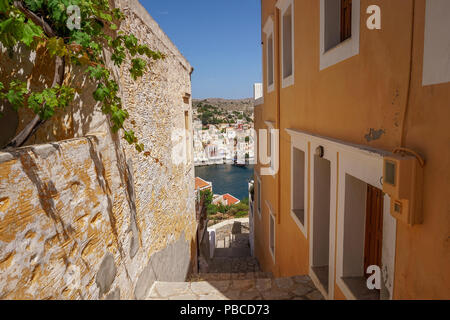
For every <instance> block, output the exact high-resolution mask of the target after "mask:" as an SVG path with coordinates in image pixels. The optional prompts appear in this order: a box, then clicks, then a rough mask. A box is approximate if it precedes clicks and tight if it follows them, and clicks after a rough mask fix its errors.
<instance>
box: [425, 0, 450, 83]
mask: <svg viewBox="0 0 450 320" xmlns="http://www.w3.org/2000/svg"><path fill="white" fill-rule="evenodd" d="M449 12H450V1H448V0H433V1H431V0H427V1H426V7H425V37H424V45H423V47H424V52H423V72H422V85H423V86H428V85H436V84H440V83H447V82H450V68H449V67H448V61H449V60H450V53H449V51H448V48H449V46H450V39H449V38H448V37H443V34H444V32H448V27H449V25H450V22H449V19H448V14H449ZM445 30H446V31H445Z"/></svg>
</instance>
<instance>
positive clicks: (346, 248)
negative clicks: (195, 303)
mask: <svg viewBox="0 0 450 320" xmlns="http://www.w3.org/2000/svg"><path fill="white" fill-rule="evenodd" d="M261 3H262V26H261V27H262V28H261V31H262V32H261V36H262V43H263V45H262V49H263V97H262V98H260V99H258V101H257V106H256V107H255V129H256V130H257V131H258V130H259V129H266V130H270V129H276V130H278V135H277V134H274V135H272V139H271V141H270V142H269V143H268V145H267V147H266V146H265V145H264V146H262V143H261V139H259V140H260V141H259V145H258V149H259V151H260V152H261V151H264V149H268V150H269V154H270V156H271V159H272V162H271V165H270V167H271V170H267V168H266V170H264V168H265V167H268V166H267V165H263V164H261V158H259V161H258V162H259V164H258V165H256V167H255V205H254V207H255V214H254V230H255V231H254V233H255V234H254V236H255V255H256V256H257V258H258V260H259V262H260V264H261V267H262V268H263V269H264V271H272V272H273V273H274V275H275V276H277V277H281V276H292V275H301V274H309V275H310V276H311V278H312V279H313V281H314V283H315V284H316V286H317V287H318V288H319V289H320V291H321V292H322V293H323V295H324V296H325V297H327V298H328V299H369V298H375V299H378V298H381V299H450V273H449V270H450V211H449V210H450V209H449V208H450V200H449V199H450V169H449V167H450V130H449V121H450V51H449V48H450V36H449V35H450V33H449V32H448V30H450V1H447V0H402V1H392V0H377V1H368V0H353V1H352V0H279V1H276V0H262V1H261ZM374 5H375V6H374ZM274 132H275V133H276V132H277V131H274ZM277 151H279V152H277ZM277 153H279V157H278V156H277ZM422 159H424V165H423V163H422V162H421V161H422ZM410 165H411V166H410ZM422 165H423V167H422ZM267 172H269V173H271V174H267ZM391 212H392V213H391ZM369 266H379V267H380V270H381V277H380V278H381V289H380V290H376V289H375V290H369V289H368V287H367V281H366V279H367V277H369V276H370V275H371V274H372V272H373V271H371V272H370V274H367V268H368V267H369ZM375 275H376V272H375Z"/></svg>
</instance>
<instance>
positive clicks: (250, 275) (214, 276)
mask: <svg viewBox="0 0 450 320" xmlns="http://www.w3.org/2000/svg"><path fill="white" fill-rule="evenodd" d="M271 278H273V275H272V273H271V272H246V273H198V274H196V275H193V276H191V278H190V281H191V282H199V281H221V280H253V279H271Z"/></svg>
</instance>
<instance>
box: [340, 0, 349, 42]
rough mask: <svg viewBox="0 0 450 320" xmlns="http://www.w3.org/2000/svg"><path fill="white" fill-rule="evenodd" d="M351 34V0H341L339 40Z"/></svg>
mask: <svg viewBox="0 0 450 320" xmlns="http://www.w3.org/2000/svg"><path fill="white" fill-rule="evenodd" d="M351 36H352V0H341V42H342V41H344V40H346V39H348V38H350V37H351Z"/></svg>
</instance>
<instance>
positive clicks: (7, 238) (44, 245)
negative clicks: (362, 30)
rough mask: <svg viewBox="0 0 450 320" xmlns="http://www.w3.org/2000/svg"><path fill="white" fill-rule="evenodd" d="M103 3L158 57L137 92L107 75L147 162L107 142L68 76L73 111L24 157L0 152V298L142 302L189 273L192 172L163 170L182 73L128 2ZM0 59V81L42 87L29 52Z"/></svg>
mask: <svg viewBox="0 0 450 320" xmlns="http://www.w3.org/2000/svg"><path fill="white" fill-rule="evenodd" d="M115 4H116V6H118V7H120V8H122V10H123V11H124V12H125V15H126V19H125V21H123V23H122V25H121V29H122V30H124V31H132V32H133V33H134V34H135V35H136V36H137V37H138V38H139V39H140V40H141V41H143V42H145V43H146V44H147V45H148V46H149V47H151V48H152V49H154V50H160V51H161V52H163V53H164V54H165V55H166V59H164V60H162V61H156V62H151V64H152V66H151V71H150V72H147V73H146V74H145V75H144V76H143V77H142V78H141V79H139V80H137V81H134V80H132V79H131V77H130V76H129V74H128V72H127V69H129V67H130V66H129V61H128V63H127V64H124V65H123V66H122V68H121V69H116V70H115V74H116V77H117V79H118V80H119V83H120V91H121V97H122V101H123V103H124V106H125V108H126V109H127V110H128V111H129V113H130V115H131V119H129V121H130V122H129V123H127V124H126V125H128V126H130V125H131V122H133V123H134V125H133V129H134V130H135V132H136V135H137V136H138V137H139V139H140V141H141V142H142V143H144V145H145V149H146V150H149V151H151V157H148V158H147V157H145V156H143V155H142V154H138V153H137V152H136V151H135V150H133V148H131V147H130V146H128V145H127V144H126V143H125V142H124V140H123V139H122V138H121V136H120V135H118V134H113V133H112V132H111V131H110V129H109V123H108V119H107V118H105V117H104V116H103V114H102V113H101V112H100V111H99V110H97V109H96V106H95V102H94V101H93V99H92V91H93V88H92V86H91V85H90V84H89V81H88V80H87V79H86V78H85V77H84V74H83V73H82V72H79V71H80V70H76V69H74V70H71V73H70V74H71V75H72V76H73V77H74V79H75V82H77V83H79V85H80V87H82V88H83V90H82V92H80V93H79V94H78V95H77V96H76V99H75V102H74V103H73V104H72V105H70V106H69V107H68V108H67V110H66V111H65V112H60V113H59V114H58V115H57V116H56V117H55V119H54V120H53V121H50V122H48V123H46V124H45V125H44V126H43V127H42V128H40V129H39V130H38V132H37V133H36V134H35V136H34V137H33V138H32V139H31V141H30V143H29V145H28V146H26V147H24V148H20V149H17V150H15V151H14V152H3V153H1V152H0V178H1V179H0V299H144V298H146V297H147V296H148V294H149V292H150V289H151V288H152V286H153V284H154V283H155V281H184V280H185V279H186V276H187V274H188V273H189V270H190V268H191V267H192V264H193V263H194V262H195V257H196V248H195V233H196V227H197V225H196V221H195V208H194V203H195V202H194V168H193V164H192V160H191V159H187V161H185V162H181V163H174V162H173V161H172V154H173V152H174V150H176V149H177V148H178V145H179V144H180V141H178V140H174V139H172V138H173V136H172V132H174V131H175V130H176V129H179V130H184V129H185V114H186V112H187V115H188V117H189V121H190V117H191V115H192V110H191V101H190V99H189V97H190V93H191V82H190V74H191V72H192V67H191V66H190V65H189V63H188V62H187V61H186V59H185V58H184V57H183V56H182V55H181V54H180V53H179V51H178V50H177V49H176V47H175V46H174V45H173V44H172V43H171V42H170V40H169V39H168V37H167V36H166V35H165V34H164V32H163V31H162V30H161V29H160V28H159V26H158V25H157V23H156V22H155V21H154V20H153V19H152V18H151V17H150V15H149V14H148V13H147V11H146V10H145V9H144V8H143V7H142V6H141V5H140V4H139V2H138V1H137V0H117V1H115ZM40 53H41V52H39V54H40ZM0 54H1V59H0V77H1V78H2V79H5V78H6V79H7V78H8V77H10V76H23V77H29V78H25V80H27V81H29V83H30V85H33V86H36V87H39V86H42V85H45V83H48V82H49V81H51V79H50V77H51V74H52V70H46V69H45V68H43V67H42V64H36V65H35V64H34V62H35V61H36V59H37V58H36V57H37V56H39V55H38V54H37V53H36V52H28V51H26V50H23V48H20V47H18V48H17V50H16V52H15V53H14V55H13V56H12V58H11V57H10V56H8V55H7V53H6V50H5V49H4V48H0ZM42 59H44V60H45V59H47V58H46V57H43V58H42ZM44 62H45V61H44ZM44 65H47V66H48V65H52V64H51V63H44ZM30 116H31V115H30V114H29V113H27V111H26V110H23V111H21V112H20V113H19V114H11V116H10V118H8V117H6V118H5V119H6V120H4V119H2V121H9V123H10V124H11V125H8V126H6V125H5V126H3V124H4V123H3V122H2V123H1V125H0V128H2V129H0V130H2V131H1V134H0V136H2V137H5V136H7V135H9V136H11V135H14V133H16V132H17V131H18V130H21V129H22V128H23V126H24V124H25V123H26V122H27V121H28V120H29V119H30ZM8 119H9V120H8ZM3 142H4V141H0V143H3Z"/></svg>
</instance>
